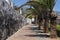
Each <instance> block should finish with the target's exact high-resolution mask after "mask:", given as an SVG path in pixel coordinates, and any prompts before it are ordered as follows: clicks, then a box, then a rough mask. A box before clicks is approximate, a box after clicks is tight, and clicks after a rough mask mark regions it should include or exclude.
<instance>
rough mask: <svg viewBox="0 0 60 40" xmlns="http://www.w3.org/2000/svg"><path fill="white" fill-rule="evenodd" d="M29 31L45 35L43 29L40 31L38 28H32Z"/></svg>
mask: <svg viewBox="0 0 60 40" xmlns="http://www.w3.org/2000/svg"><path fill="white" fill-rule="evenodd" d="M29 30H33V32H36V33H43V32H42V29H41V30H39V28H38V27H37V26H33V27H30V28H29Z"/></svg>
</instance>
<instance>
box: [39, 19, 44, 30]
mask: <svg viewBox="0 0 60 40" xmlns="http://www.w3.org/2000/svg"><path fill="white" fill-rule="evenodd" d="M42 22H43V20H40V21H38V26H39V27H38V29H39V30H40V29H41V26H42Z"/></svg>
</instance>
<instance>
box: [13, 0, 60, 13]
mask: <svg viewBox="0 0 60 40" xmlns="http://www.w3.org/2000/svg"><path fill="white" fill-rule="evenodd" d="M27 1H29V0H12V2H13V3H14V5H15V6H17V7H19V6H21V5H23V4H24V3H26V2H27ZM53 10H54V11H58V12H60V0H56V4H55V6H54V8H53Z"/></svg>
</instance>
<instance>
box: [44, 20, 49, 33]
mask: <svg viewBox="0 0 60 40" xmlns="http://www.w3.org/2000/svg"><path fill="white" fill-rule="evenodd" d="M48 26H49V20H48V19H45V22H44V33H48Z"/></svg>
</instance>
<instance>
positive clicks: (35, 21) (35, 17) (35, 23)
mask: <svg viewBox="0 0 60 40" xmlns="http://www.w3.org/2000/svg"><path fill="white" fill-rule="evenodd" d="M35 24H36V25H37V15H35Z"/></svg>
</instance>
